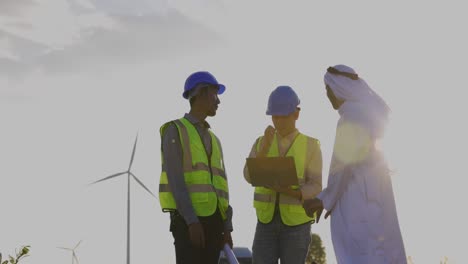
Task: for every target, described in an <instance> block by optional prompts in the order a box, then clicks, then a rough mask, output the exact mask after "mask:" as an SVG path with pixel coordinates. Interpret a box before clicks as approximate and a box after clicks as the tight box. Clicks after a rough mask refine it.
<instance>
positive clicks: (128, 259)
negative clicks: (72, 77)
mask: <svg viewBox="0 0 468 264" xmlns="http://www.w3.org/2000/svg"><path fill="white" fill-rule="evenodd" d="M137 140H138V135H137V136H136V138H135V144H134V145H133V151H132V156H131V158H130V165H129V166H128V170H126V171H124V172H119V173H116V174H112V175H110V176H107V177H105V178H102V179H100V180H98V181H95V182H93V183H91V184H95V183H98V182H102V181H106V180H109V179H112V178H115V177H118V176H121V175H124V174H127V264H130V177H132V178H133V179H134V180H135V181H136V182H137V183H138V184H140V185H141V187H143V189H145V190H146V191H147V192H148V193H149V194H151V196H153V197H154V198H156V196H154V194H153V193H152V192H151V191H150V190H149V189H148V188H147V187H146V186H145V185H144V184H143V183H142V182H141V181H140V180H139V179H138V178H137V177H136V176H135V174H133V173H132V172H131V171H130V169H131V168H132V164H133V158H134V157H135V150H136V144H137Z"/></svg>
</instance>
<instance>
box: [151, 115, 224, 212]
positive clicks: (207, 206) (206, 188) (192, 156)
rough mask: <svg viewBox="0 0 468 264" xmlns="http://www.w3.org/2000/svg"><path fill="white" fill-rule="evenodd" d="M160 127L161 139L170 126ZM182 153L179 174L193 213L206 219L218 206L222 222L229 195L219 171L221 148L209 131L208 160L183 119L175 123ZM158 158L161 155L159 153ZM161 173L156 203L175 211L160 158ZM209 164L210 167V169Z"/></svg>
mask: <svg viewBox="0 0 468 264" xmlns="http://www.w3.org/2000/svg"><path fill="white" fill-rule="evenodd" d="M170 123H171V122H169V123H166V124H164V125H163V126H162V127H161V129H160V133H161V139H162V136H163V135H164V130H165V129H166V128H167V126H168V125H169V124H170ZM172 123H173V124H175V126H176V127H177V129H178V131H179V138H180V142H181V145H182V152H183V158H182V159H183V161H182V162H183V171H184V180H185V184H186V186H187V190H188V192H189V194H190V198H191V200H192V205H193V207H194V210H195V213H196V214H197V215H198V216H209V215H212V214H213V213H214V212H215V211H216V207H219V209H220V213H221V216H222V217H223V219H225V217H226V210H227V207H228V205H229V192H228V183H227V179H226V174H225V172H224V168H223V161H222V153H221V147H220V146H221V145H220V142H219V141H218V139H217V138H216V136H215V135H214V134H213V133H212V132H211V131H209V133H210V137H211V142H212V143H211V146H212V154H211V159H210V160H209V161H208V156H207V153H206V151H205V147H204V145H203V142H202V139H201V137H200V136H199V134H198V132H197V130H196V128H195V127H194V126H193V125H192V124H191V123H190V122H189V121H188V120H187V119H185V118H181V119H179V120H175V121H173V122H172ZM161 157H162V153H161ZM161 163H162V168H163V169H162V172H161V177H160V184H159V201H160V204H161V208H162V209H163V211H164V210H174V209H176V203H175V201H174V196H173V195H172V192H171V188H170V185H169V183H168V181H167V174H166V168H165V165H164V160H163V159H161ZM210 165H211V166H210Z"/></svg>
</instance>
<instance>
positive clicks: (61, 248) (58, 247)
mask: <svg viewBox="0 0 468 264" xmlns="http://www.w3.org/2000/svg"><path fill="white" fill-rule="evenodd" d="M57 248H60V249H65V250H69V251H73V249H71V248H64V247H57Z"/></svg>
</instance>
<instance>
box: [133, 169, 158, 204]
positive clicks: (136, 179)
mask: <svg viewBox="0 0 468 264" xmlns="http://www.w3.org/2000/svg"><path fill="white" fill-rule="evenodd" d="M130 175H132V177H133V179H135V181H137V182H138V183H139V184H140V185H141V187H143V188H144V189H145V190H146V191H147V192H148V193H149V194H151V196H153V197H154V198H156V196H154V194H153V193H152V192H151V191H150V190H149V189H148V188H147V187H146V186H145V185H144V184H143V183H142V182H141V181H140V180H139V179H138V178H137V177H136V176H135V174H133V173H131V172H130Z"/></svg>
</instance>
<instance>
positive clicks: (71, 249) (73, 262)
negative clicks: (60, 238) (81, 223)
mask: <svg viewBox="0 0 468 264" xmlns="http://www.w3.org/2000/svg"><path fill="white" fill-rule="evenodd" d="M80 243H81V240H80V242H78V244H76V246H75V247H74V248H64V247H58V248H60V249H64V250H68V251H71V252H72V264H79V262H78V257H77V256H76V254H75V249H76V248H77V247H78V246H79V245H80Z"/></svg>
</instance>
